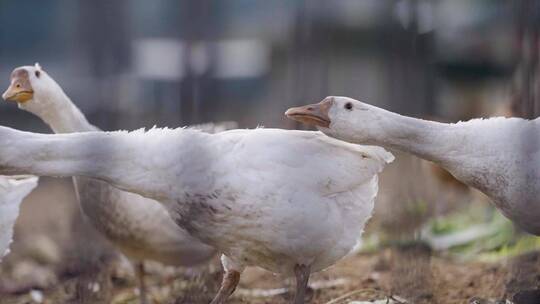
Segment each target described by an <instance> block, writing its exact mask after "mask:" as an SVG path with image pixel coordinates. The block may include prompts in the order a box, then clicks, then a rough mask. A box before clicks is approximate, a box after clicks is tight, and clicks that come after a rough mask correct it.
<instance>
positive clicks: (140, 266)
mask: <svg viewBox="0 0 540 304" xmlns="http://www.w3.org/2000/svg"><path fill="white" fill-rule="evenodd" d="M135 268H136V269H135V272H136V275H137V279H138V281H139V291H140V294H139V297H140V303H141V304H148V301H147V298H146V283H145V280H144V276H145V274H146V273H145V271H144V262H143V261H141V262H138V263H137V265H136V267H135Z"/></svg>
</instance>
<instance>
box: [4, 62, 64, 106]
mask: <svg viewBox="0 0 540 304" xmlns="http://www.w3.org/2000/svg"><path fill="white" fill-rule="evenodd" d="M58 94H64V93H63V91H62V89H61V88H60V86H59V85H58V84H57V83H56V82H55V81H54V80H53V79H52V78H51V77H50V76H49V75H48V74H47V72H45V71H44V70H43V69H42V68H41V66H40V65H39V63H36V64H35V65H34V66H21V67H18V68H15V69H14V70H13V72H11V83H10V85H9V87H8V88H7V90H6V91H5V92H4V94H2V98H3V99H4V100H6V101H10V102H16V103H17V105H18V106H19V108H21V109H24V110H27V111H30V112H33V113H35V114H39V113H42V112H43V111H46V110H47V109H50V108H51V107H53V106H57V103H59V102H62V100H63V99H62V98H58Z"/></svg>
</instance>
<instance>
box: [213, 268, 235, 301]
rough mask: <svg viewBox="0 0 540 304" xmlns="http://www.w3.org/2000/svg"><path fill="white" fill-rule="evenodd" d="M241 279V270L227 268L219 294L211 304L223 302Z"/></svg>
mask: <svg viewBox="0 0 540 304" xmlns="http://www.w3.org/2000/svg"><path fill="white" fill-rule="evenodd" d="M239 281H240V272H238V271H236V270H225V274H224V275H223V281H222V282H221V287H220V288H219V291H218V293H217V295H216V296H215V297H214V299H213V300H212V302H210V304H223V303H225V301H227V299H228V298H229V297H230V296H231V295H232V293H233V292H234V290H235V289H236V286H237V285H238V282H239Z"/></svg>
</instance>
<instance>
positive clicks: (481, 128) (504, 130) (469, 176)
mask: <svg viewBox="0 0 540 304" xmlns="http://www.w3.org/2000/svg"><path fill="white" fill-rule="evenodd" d="M286 114H287V115H288V116H290V117H291V118H293V119H297V120H300V121H304V122H308V123H315V124H316V125H318V128H319V129H320V130H321V131H322V132H324V133H325V134H327V135H329V136H332V137H335V138H338V139H341V140H344V141H347V142H352V143H362V144H375V145H381V146H384V147H388V148H394V149H398V150H402V151H405V152H409V153H412V154H414V155H416V156H419V157H421V158H424V159H427V160H430V161H433V162H435V163H437V164H439V165H440V166H442V167H443V168H445V169H446V170H448V171H449V172H450V173H452V174H453V175H454V176H455V177H456V178H457V179H459V180H460V181H462V182H464V183H465V184H467V185H469V186H471V187H474V188H477V189H479V190H480V191H482V192H483V193H485V194H486V195H487V196H489V197H490V198H491V199H492V201H493V203H494V204H495V205H496V206H497V208H498V209H499V210H501V212H502V213H503V214H504V215H505V216H506V217H508V218H509V219H511V220H512V221H514V222H515V223H516V224H518V225H519V226H521V227H522V228H523V229H524V230H526V231H528V232H530V233H533V234H536V235H540V165H539V164H540V119H538V118H537V119H535V120H525V119H520V118H503V117H496V118H489V119H473V120H470V121H465V122H459V123H456V124H446V123H438V122H433V121H427V120H421V119H416V118H412V117H406V116H402V115H399V114H396V113H392V112H389V111H386V110H383V109H381V108H378V107H375V106H372V105H369V104H366V103H363V102H360V101H358V100H354V99H352V98H348V97H335V96H332V97H327V98H326V99H325V100H323V101H322V102H321V103H319V104H317V105H309V106H305V107H299V108H292V109H289V111H287V113H286ZM310 117H316V119H318V120H320V121H324V122H325V124H324V125H322V124H320V123H317V122H315V120H313V119H312V118H310Z"/></svg>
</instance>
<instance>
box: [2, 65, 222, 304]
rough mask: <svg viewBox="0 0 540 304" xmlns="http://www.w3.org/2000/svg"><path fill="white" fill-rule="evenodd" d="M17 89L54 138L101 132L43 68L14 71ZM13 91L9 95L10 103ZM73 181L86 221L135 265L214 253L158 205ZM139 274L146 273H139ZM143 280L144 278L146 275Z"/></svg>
mask: <svg viewBox="0 0 540 304" xmlns="http://www.w3.org/2000/svg"><path fill="white" fill-rule="evenodd" d="M17 84H19V85H21V84H22V87H23V88H24V87H25V85H26V86H27V88H26V90H27V91H30V90H31V91H32V94H31V97H32V98H31V99H28V100H24V101H19V103H18V105H19V107H20V108H21V109H23V110H26V111H29V112H31V113H33V114H35V115H37V116H38V117H40V118H41V119H42V120H43V121H44V122H45V123H47V124H48V125H49V126H50V127H51V129H52V130H53V131H54V132H55V133H72V132H88V131H97V130H98V128H97V127H95V126H93V125H91V124H90V123H89V122H88V121H87V120H86V118H85V117H84V115H83V114H82V113H81V111H80V110H79V109H78V108H77V106H76V105H75V104H73V103H72V102H71V100H70V99H69V97H68V96H67V95H66V94H65V93H64V91H63V90H62V88H61V87H60V86H59V85H58V84H57V83H56V81H54V79H52V78H51V77H50V76H49V75H48V74H47V73H46V72H45V71H44V70H43V69H41V67H39V66H37V65H36V66H24V67H20V68H17V69H15V70H14V71H13V73H12V85H11V87H10V89H13V88H14V87H15V88H16V86H17ZM10 89H8V91H7V92H6V93H5V94H4V95H5V96H6V98H7V95H10V93H9V91H10ZM8 99H9V98H8ZM15 100H16V98H15ZM208 128H211V126H208ZM73 181H74V184H75V188H76V193H77V197H78V200H79V203H80V206H81V209H82V211H83V213H84V214H85V215H86V218H87V219H88V220H89V222H90V223H91V224H92V225H93V226H94V227H95V228H96V230H98V231H99V232H100V233H101V234H102V235H104V236H105V237H106V238H107V239H108V240H109V241H111V243H112V244H113V245H114V246H115V247H116V248H118V249H119V250H120V252H122V253H123V254H124V255H126V256H127V257H128V258H129V259H130V260H132V261H135V262H137V263H142V262H143V261H144V260H154V261H158V262H161V263H164V264H167V265H174V266H194V265H197V264H199V263H202V262H205V261H207V260H208V259H210V258H211V257H212V256H213V255H214V254H215V250H214V249H213V248H212V247H210V246H208V245H206V244H203V243H202V242H200V241H199V240H197V239H195V238H193V237H192V236H191V235H189V234H188V233H187V232H186V231H185V230H184V229H182V228H181V227H179V226H178V225H177V224H176V223H175V222H174V221H173V220H172V218H171V217H170V215H169V213H168V211H167V210H166V209H165V208H164V207H163V206H162V205H161V204H160V203H158V202H156V201H155V200H152V199H148V198H145V197H142V196H140V195H138V194H135V193H131V192H126V191H122V190H119V189H118V188H115V187H113V186H111V185H110V184H108V183H106V182H103V181H100V180H96V179H91V178H85V177H74V178H73ZM139 266H140V267H142V264H140V265H139ZM136 270H137V271H141V269H140V268H137V269H136ZM138 275H139V276H142V273H138ZM141 289H144V288H143V286H141ZM143 292H144V291H143ZM143 298H144V295H143ZM143 302H144V299H143Z"/></svg>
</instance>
